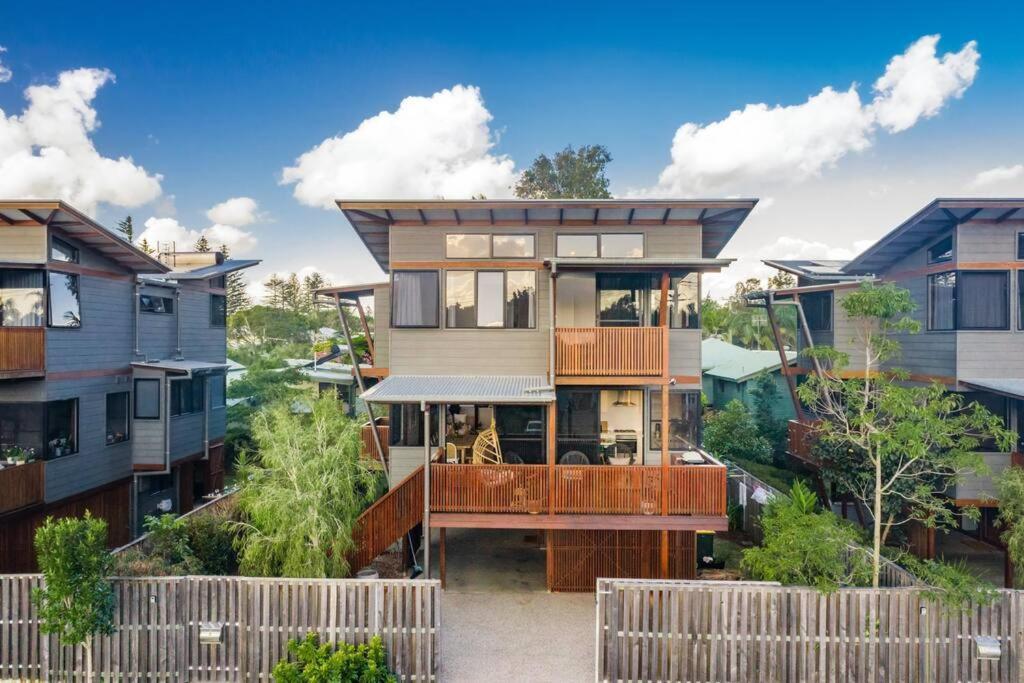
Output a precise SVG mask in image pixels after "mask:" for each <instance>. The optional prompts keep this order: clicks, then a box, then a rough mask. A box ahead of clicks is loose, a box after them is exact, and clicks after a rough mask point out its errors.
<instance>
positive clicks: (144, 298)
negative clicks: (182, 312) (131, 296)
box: [139, 294, 174, 313]
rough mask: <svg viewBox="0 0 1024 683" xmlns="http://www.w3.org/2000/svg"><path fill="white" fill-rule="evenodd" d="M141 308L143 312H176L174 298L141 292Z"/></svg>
mask: <svg viewBox="0 0 1024 683" xmlns="http://www.w3.org/2000/svg"><path fill="white" fill-rule="evenodd" d="M139 310H140V311H142V312H143V313H174V299H172V298H171V297H169V296H152V295H150V294H141V295H139Z"/></svg>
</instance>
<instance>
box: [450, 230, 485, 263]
mask: <svg viewBox="0 0 1024 683" xmlns="http://www.w3.org/2000/svg"><path fill="white" fill-rule="evenodd" d="M490 251H491V238H490V235H445V256H447V257H448V258H489V257H490V255H491V253H490Z"/></svg>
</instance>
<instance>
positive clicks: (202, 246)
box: [192, 235, 210, 252]
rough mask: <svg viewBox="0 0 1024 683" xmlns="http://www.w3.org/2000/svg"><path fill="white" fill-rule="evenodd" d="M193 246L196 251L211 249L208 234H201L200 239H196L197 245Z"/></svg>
mask: <svg viewBox="0 0 1024 683" xmlns="http://www.w3.org/2000/svg"><path fill="white" fill-rule="evenodd" d="M192 248H193V249H195V250H196V251H202V252H207V251H210V240H208V239H206V235H200V236H199V239H197V240H196V244H195V246H194V247H192Z"/></svg>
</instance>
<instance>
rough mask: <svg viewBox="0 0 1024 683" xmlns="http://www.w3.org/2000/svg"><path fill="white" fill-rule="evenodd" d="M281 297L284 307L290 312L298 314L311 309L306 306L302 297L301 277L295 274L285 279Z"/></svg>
mask: <svg viewBox="0 0 1024 683" xmlns="http://www.w3.org/2000/svg"><path fill="white" fill-rule="evenodd" d="M281 296H282V299H283V304H284V307H285V308H287V309H288V310H290V311H294V312H296V313H307V312H308V311H309V307H308V306H306V305H305V304H306V302H305V300H304V299H303V297H302V284H301V283H300V282H299V276H298V275H296V274H295V273H291V274H290V275H288V277H287V278H286V279H285V281H284V287H283V288H282V294H281Z"/></svg>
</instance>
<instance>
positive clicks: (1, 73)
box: [0, 45, 14, 83]
mask: <svg viewBox="0 0 1024 683" xmlns="http://www.w3.org/2000/svg"><path fill="white" fill-rule="evenodd" d="M4 52H7V48H6V47H4V46H3V45H0V54H3V53H4ZM12 78H14V72H13V71H11V68H10V67H9V66H7V65H6V64H4V63H3V62H2V61H0V83H8V82H10V80H11V79H12Z"/></svg>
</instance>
